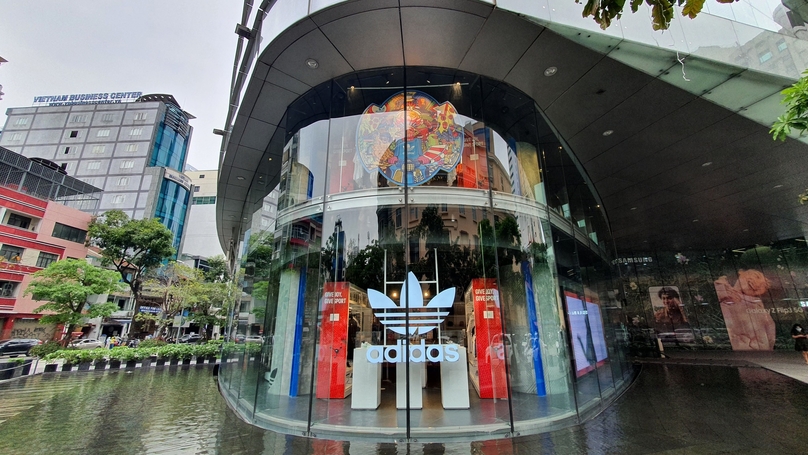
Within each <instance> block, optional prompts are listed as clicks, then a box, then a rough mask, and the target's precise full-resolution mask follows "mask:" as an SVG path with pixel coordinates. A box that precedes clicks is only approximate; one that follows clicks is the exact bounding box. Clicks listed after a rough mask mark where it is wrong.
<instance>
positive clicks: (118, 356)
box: [109, 346, 129, 370]
mask: <svg viewBox="0 0 808 455" xmlns="http://www.w3.org/2000/svg"><path fill="white" fill-rule="evenodd" d="M128 349H129V348H127V347H124V346H117V347H114V348H112V349H110V350H109V369H110V370H117V369H118V368H120V367H121V362H122V361H123V360H124V356H125V355H126V350H128Z"/></svg>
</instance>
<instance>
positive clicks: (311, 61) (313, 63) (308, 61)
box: [306, 58, 320, 70]
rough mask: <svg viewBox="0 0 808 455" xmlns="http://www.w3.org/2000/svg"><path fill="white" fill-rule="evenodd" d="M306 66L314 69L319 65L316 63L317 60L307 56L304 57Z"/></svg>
mask: <svg viewBox="0 0 808 455" xmlns="http://www.w3.org/2000/svg"><path fill="white" fill-rule="evenodd" d="M306 66H308V67H309V68H311V69H313V70H316V69H317V68H318V67H319V66H320V64H319V63H317V60H314V59H313V58H307V59H306Z"/></svg>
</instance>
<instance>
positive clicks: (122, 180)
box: [118, 177, 129, 186]
mask: <svg viewBox="0 0 808 455" xmlns="http://www.w3.org/2000/svg"><path fill="white" fill-rule="evenodd" d="M126 185H129V177H121V178H119V179H118V186H126Z"/></svg>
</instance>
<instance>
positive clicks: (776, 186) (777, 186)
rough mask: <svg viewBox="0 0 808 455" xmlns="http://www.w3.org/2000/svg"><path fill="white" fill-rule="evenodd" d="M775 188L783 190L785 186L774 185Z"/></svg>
mask: <svg viewBox="0 0 808 455" xmlns="http://www.w3.org/2000/svg"><path fill="white" fill-rule="evenodd" d="M774 187H775V188H782V187H783V185H774Z"/></svg>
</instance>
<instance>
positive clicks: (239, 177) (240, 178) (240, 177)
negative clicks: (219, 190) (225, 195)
mask: <svg viewBox="0 0 808 455" xmlns="http://www.w3.org/2000/svg"><path fill="white" fill-rule="evenodd" d="M236 178H237V179H239V180H244V177H242V176H240V175H239V176H237V177H236Z"/></svg>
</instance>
